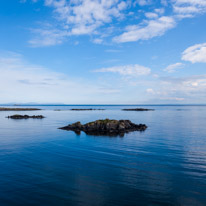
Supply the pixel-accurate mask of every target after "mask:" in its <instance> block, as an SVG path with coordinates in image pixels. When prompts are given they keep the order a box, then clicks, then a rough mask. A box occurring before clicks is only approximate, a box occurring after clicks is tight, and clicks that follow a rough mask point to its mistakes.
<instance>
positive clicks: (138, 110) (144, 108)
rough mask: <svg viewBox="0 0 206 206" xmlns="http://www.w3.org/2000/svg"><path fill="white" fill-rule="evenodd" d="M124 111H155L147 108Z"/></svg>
mask: <svg viewBox="0 0 206 206" xmlns="http://www.w3.org/2000/svg"><path fill="white" fill-rule="evenodd" d="M122 110H123V111H154V109H145V108H134V109H122Z"/></svg>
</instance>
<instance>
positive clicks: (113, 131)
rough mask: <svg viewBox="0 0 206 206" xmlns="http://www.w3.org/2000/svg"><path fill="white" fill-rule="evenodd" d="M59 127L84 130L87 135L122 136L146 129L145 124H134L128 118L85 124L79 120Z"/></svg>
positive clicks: (75, 130) (77, 130)
mask: <svg viewBox="0 0 206 206" xmlns="http://www.w3.org/2000/svg"><path fill="white" fill-rule="evenodd" d="M59 129H63V130H71V131H74V132H76V133H80V132H81V131H84V132H85V133H86V134H89V135H109V136H116V135H121V136H123V135H124V134H125V133H128V132H132V131H144V130H146V129H147V126H146V125H145V124H134V123H132V122H131V121H130V120H110V119H105V120H96V121H94V122H89V123H87V124H84V125H82V124H81V122H76V123H73V124H69V125H68V126H66V127H61V128H59Z"/></svg>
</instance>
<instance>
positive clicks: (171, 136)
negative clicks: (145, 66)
mask: <svg viewBox="0 0 206 206" xmlns="http://www.w3.org/2000/svg"><path fill="white" fill-rule="evenodd" d="M38 107H39V106H38ZM127 107H129V106H127ZM127 107H126V106H97V108H105V109H106V110H105V111H69V110H68V109H70V108H72V107H71V106H50V107H49V106H44V107H43V106H42V107H41V108H43V109H44V110H42V111H30V112H0V205H1V206H4V205H5V206H7V205H15V206H16V205H26V206H28V205H44V206H47V205H48V206H52V205H58V206H59V205H69V206H73V205H74V206H123V205H124V206H130V205H131V206H132V205H149V206H153V205H154V206H155V205H175V206H178V205H184V206H189V205H195V206H199V205H200V206H201V205H206V106H150V107H148V108H153V109H155V111H148V112H132V111H121V109H122V108H127ZM73 108H80V106H78V107H77V106H73ZM81 108H82V107H81ZM89 108H91V106H90V107H89ZM92 108H95V107H94V106H92ZM131 108H135V107H134V106H131ZM144 108H147V107H145V106H144ZM54 109H63V110H65V111H54ZM16 113H18V114H29V115H30V114H42V115H44V116H46V118H45V119H43V120H32V119H29V120H12V119H6V118H5V116H8V115H12V114H16ZM103 118H114V119H129V120H131V121H133V122H135V123H144V124H147V125H148V129H147V130H146V131H145V132H142V133H140V132H133V133H129V134H126V135H125V136H124V137H105V136H104V137H101V136H98V137H96V136H87V135H85V134H84V133H81V135H80V136H77V135H76V134H75V133H74V132H70V131H63V130H58V129H57V128H58V127H61V126H66V125H67V124H69V123H73V122H75V121H79V120H80V121H81V122H82V123H86V122H88V121H92V120H96V119H103Z"/></svg>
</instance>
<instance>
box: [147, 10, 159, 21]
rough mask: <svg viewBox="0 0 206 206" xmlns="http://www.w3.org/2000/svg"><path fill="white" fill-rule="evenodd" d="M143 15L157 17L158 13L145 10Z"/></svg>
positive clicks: (151, 17) (150, 17)
mask: <svg viewBox="0 0 206 206" xmlns="http://www.w3.org/2000/svg"><path fill="white" fill-rule="evenodd" d="M145 16H146V17H147V18H148V19H155V18H157V17H158V15H157V14H156V13H154V12H146V13H145Z"/></svg>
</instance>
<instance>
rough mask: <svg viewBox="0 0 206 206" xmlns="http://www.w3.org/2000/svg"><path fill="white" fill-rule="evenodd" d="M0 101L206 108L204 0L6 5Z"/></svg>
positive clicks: (16, 1) (50, 0) (53, 0)
mask: <svg viewBox="0 0 206 206" xmlns="http://www.w3.org/2000/svg"><path fill="white" fill-rule="evenodd" d="M0 19H1V21H0V45H1V46H0V73H1V74H0V94H1V102H0V103H9V102H18V103H29V102H36V103H65V104H168V103H171V104H190V103H197V104H201V103H205V102H206V73H205V69H206V23H205V22H206V0H167V1H166V0H159V1H158V0H124V1H123V0H12V1H8V0H1V1H0Z"/></svg>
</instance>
